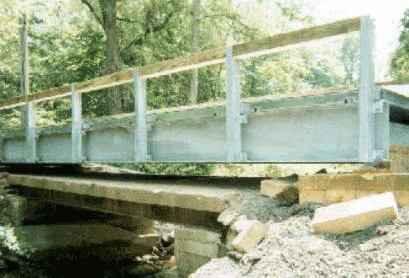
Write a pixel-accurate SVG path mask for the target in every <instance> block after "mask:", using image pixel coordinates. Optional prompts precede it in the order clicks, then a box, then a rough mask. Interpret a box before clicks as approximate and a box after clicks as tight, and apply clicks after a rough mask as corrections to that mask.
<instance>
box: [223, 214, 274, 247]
mask: <svg viewBox="0 0 409 278" xmlns="http://www.w3.org/2000/svg"><path fill="white" fill-rule="evenodd" d="M266 232H267V227H266V226H265V225H264V224H263V223H262V222H261V221H258V220H251V221H249V224H248V225H247V227H245V228H244V229H243V230H242V231H241V232H240V233H239V234H238V236H237V237H236V238H235V239H234V240H233V242H232V244H231V245H232V247H233V248H234V249H236V250H237V251H239V252H247V251H248V250H250V249H251V248H253V247H254V246H255V245H256V244H257V243H259V242H260V241H261V240H262V239H263V238H264V236H265V234H266Z"/></svg>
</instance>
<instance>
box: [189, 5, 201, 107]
mask: <svg viewBox="0 0 409 278" xmlns="http://www.w3.org/2000/svg"><path fill="white" fill-rule="evenodd" d="M199 11H200V0H193V4H192V52H197V51H198V50H199V47H198V42H199V27H200V26H199V24H200V21H199ZM198 82H199V70H198V69H193V70H192V81H191V83H190V95H189V103H191V104H194V103H196V102H197V92H198Z"/></svg>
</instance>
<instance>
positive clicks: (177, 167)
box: [113, 163, 214, 176]
mask: <svg viewBox="0 0 409 278" xmlns="http://www.w3.org/2000/svg"><path fill="white" fill-rule="evenodd" d="M113 166H118V167H123V168H127V169H131V170H134V171H141V172H144V173H147V174H163V175H178V176H209V175H210V174H211V172H212V170H213V169H214V164H204V163H201V164H199V163H174V164H113Z"/></svg>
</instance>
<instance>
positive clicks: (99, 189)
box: [9, 174, 257, 228]
mask: <svg viewBox="0 0 409 278" xmlns="http://www.w3.org/2000/svg"><path fill="white" fill-rule="evenodd" d="M9 182H10V184H11V186H13V187H14V188H15V189H17V191H18V193H19V194H20V195H22V196H25V197H30V198H37V199H41V200H44V201H47V202H51V203H57V204H62V205H66V206H77V207H82V208H86V209H91V210H97V211H102V212H108V213H113V214H118V215H129V216H133V217H144V218H149V219H152V220H159V221H164V222H171V223H177V224H185V225H194V226H204V227H210V228H218V227H220V226H221V224H220V223H218V222H217V217H218V215H219V214H220V213H221V212H222V211H223V210H225V209H226V208H227V207H228V203H229V201H230V200H231V199H233V198H234V197H235V196H237V195H238V194H240V193H242V192H243V190H244V191H252V192H254V191H256V190H257V188H256V187H252V186H248V184H247V183H242V184H240V183H239V182H236V181H233V180H229V181H222V182H220V181H219V180H216V181H214V180H213V179H210V181H209V180H205V181H203V179H202V180H198V179H196V180H194V181H190V180H188V179H183V180H174V179H173V180H159V179H156V180H155V179H151V180H148V179H140V180H136V179H135V180H134V181H129V180H118V179H108V180H104V179H101V178H99V179H98V178H96V179H94V178H89V179H85V178H79V177H69V178H68V177H67V178H64V177H43V176H33V175H31V176H30V175H16V174H13V175H10V177H9ZM253 184H255V182H254V181H253Z"/></svg>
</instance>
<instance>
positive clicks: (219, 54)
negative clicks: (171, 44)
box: [139, 47, 226, 78]
mask: <svg viewBox="0 0 409 278" xmlns="http://www.w3.org/2000/svg"><path fill="white" fill-rule="evenodd" d="M225 57H226V50H225V49H224V47H217V48H213V49H210V50H206V51H201V52H197V53H194V54H191V55H189V56H185V57H181V58H176V59H172V60H167V61H163V62H160V63H156V64H153V65H147V66H143V67H141V68H140V70H139V72H140V74H141V75H143V77H144V78H152V77H159V76H162V75H168V74H172V73H177V72H182V71H187V70H191V69H195V68H200V67H204V66H208V65H214V64H221V63H223V62H224V61H225Z"/></svg>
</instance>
